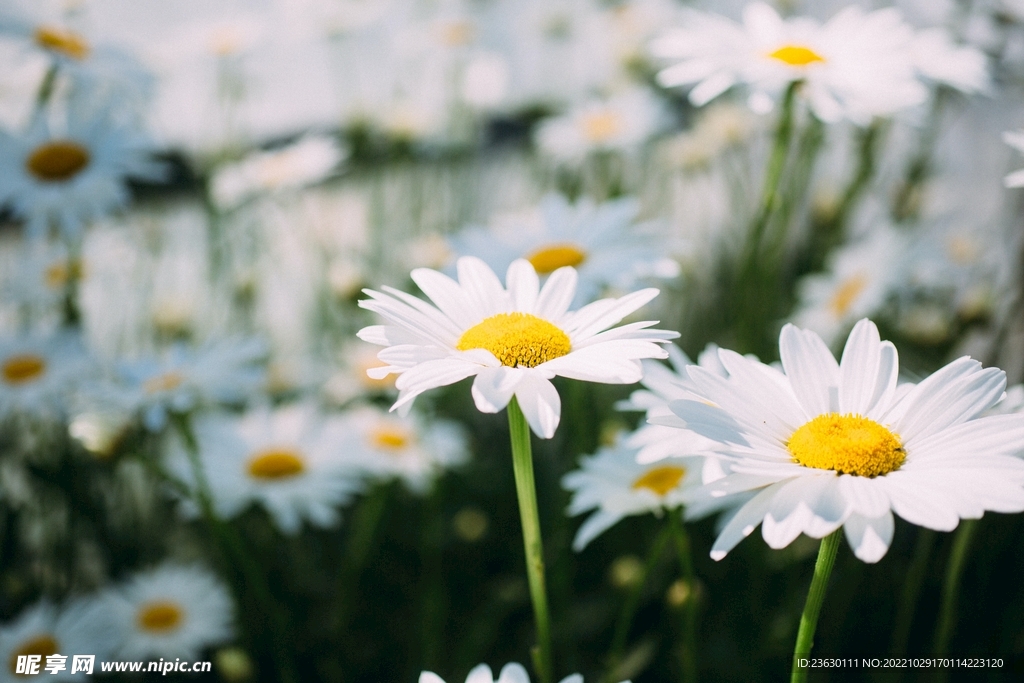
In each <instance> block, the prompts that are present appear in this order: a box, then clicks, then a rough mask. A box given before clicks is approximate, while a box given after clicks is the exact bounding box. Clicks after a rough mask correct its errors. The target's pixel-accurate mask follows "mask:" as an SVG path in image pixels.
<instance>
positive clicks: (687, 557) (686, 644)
mask: <svg viewBox="0 0 1024 683" xmlns="http://www.w3.org/2000/svg"><path fill="white" fill-rule="evenodd" d="M679 514H680V513H679V511H678V510H673V511H670V512H669V513H668V527H669V529H670V530H671V531H672V536H673V537H674V538H675V542H676V551H677V552H678V554H679V568H680V569H681V570H682V572H683V578H684V579H685V580H686V585H687V587H688V588H689V589H690V594H689V595H688V596H687V597H686V601H685V602H684V603H683V615H684V617H683V619H684V621H683V681H684V683H696V681H697V574H696V572H695V571H694V570H693V552H692V550H691V545H690V535H689V534H687V533H686V528H685V527H684V526H683V524H682V522H681V521H680V520H679Z"/></svg>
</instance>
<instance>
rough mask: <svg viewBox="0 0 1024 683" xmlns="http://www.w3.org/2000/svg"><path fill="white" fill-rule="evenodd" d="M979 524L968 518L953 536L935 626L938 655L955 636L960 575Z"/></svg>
mask: <svg viewBox="0 0 1024 683" xmlns="http://www.w3.org/2000/svg"><path fill="white" fill-rule="evenodd" d="M977 526H978V520H976V519H966V520H964V521H963V523H961V524H960V528H959V529H957V532H956V536H955V537H954V538H953V549H952V550H951V551H950V553H949V563H948V564H947V565H946V578H945V581H943V584H942V606H941V608H940V611H939V623H938V626H936V628H935V647H933V648H932V651H933V652H934V653H935V654H936V655H938V656H942V655H945V654H946V653H947V652H948V651H949V640H950V638H952V636H953V625H954V623H955V621H956V603H957V593H959V591H960V576H961V575H962V574H963V571H964V561H965V560H966V559H967V549H968V548H969V547H970V545H971V538H972V537H973V536H974V531H975V529H976V528H977Z"/></svg>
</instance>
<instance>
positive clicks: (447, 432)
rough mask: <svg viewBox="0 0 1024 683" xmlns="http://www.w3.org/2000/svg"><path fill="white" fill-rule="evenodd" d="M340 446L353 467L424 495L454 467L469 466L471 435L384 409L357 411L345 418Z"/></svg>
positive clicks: (441, 422)
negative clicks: (439, 477)
mask: <svg viewBox="0 0 1024 683" xmlns="http://www.w3.org/2000/svg"><path fill="white" fill-rule="evenodd" d="M342 424H343V427H342V428H341V430H340V431H341V433H342V434H344V436H343V437H342V438H343V441H342V443H340V444H339V446H340V449H341V451H342V452H343V453H344V454H345V456H344V457H345V460H346V461H347V462H348V463H350V464H351V465H352V467H353V468H355V469H357V470H359V471H361V472H364V473H365V474H367V475H369V476H370V477H373V478H377V479H390V478H398V479H401V480H402V481H403V482H404V483H405V485H406V486H407V487H409V489H411V490H412V491H415V492H417V493H424V492H426V490H427V489H428V488H429V487H430V485H431V483H432V482H433V480H434V479H435V478H436V477H437V476H438V475H439V474H440V473H441V472H442V471H443V470H444V469H445V468H448V467H453V466H456V465H461V464H462V463H464V462H466V460H467V459H468V457H469V453H468V451H467V448H466V435H465V434H464V433H463V432H462V430H461V429H460V428H459V426H458V425H457V424H455V423H454V422H450V421H448V420H436V419H435V420H430V421H429V422H428V421H426V420H423V419H420V418H419V416H417V415H408V416H405V417H399V416H396V415H391V414H389V413H388V412H387V411H385V410H382V409H380V408H373V407H369V406H365V407H361V408H355V409H353V410H351V411H349V412H348V413H347V414H346V415H345V416H344V418H342Z"/></svg>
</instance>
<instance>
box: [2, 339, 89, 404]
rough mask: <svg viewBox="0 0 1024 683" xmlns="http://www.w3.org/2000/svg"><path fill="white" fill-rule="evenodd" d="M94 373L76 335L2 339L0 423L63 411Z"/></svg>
mask: <svg viewBox="0 0 1024 683" xmlns="http://www.w3.org/2000/svg"><path fill="white" fill-rule="evenodd" d="M91 369H92V364H91V363H90V359H89V356H88V354H87V353H86V351H85V349H84V347H83V346H82V343H81V340H80V339H79V338H78V336H77V335H73V334H70V333H63V332H60V333H57V334H54V335H50V336H39V335H31V336H22V337H14V338H10V337H8V338H0V420H3V419H5V418H7V417H9V416H10V415H12V414H15V413H19V412H21V413H31V414H37V415H38V414H42V413H47V412H50V411H60V410H63V409H64V408H65V407H66V406H67V403H68V399H69V396H70V394H71V392H72V391H73V390H74V389H75V387H76V385H77V384H79V382H80V381H81V380H82V379H84V378H85V377H86V376H87V375H88V374H89V373H90V371H91Z"/></svg>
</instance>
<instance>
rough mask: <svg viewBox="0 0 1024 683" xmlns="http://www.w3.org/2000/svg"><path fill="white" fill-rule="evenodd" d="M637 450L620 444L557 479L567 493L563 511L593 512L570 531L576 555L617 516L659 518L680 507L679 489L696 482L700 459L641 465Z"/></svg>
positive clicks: (584, 460)
mask: <svg viewBox="0 0 1024 683" xmlns="http://www.w3.org/2000/svg"><path fill="white" fill-rule="evenodd" d="M636 456H637V450H636V449H635V448H630V447H629V446H627V445H625V444H624V443H622V442H620V443H618V444H616V445H614V446H611V447H607V448H602V449H601V450H599V451H598V452H597V453H596V454H594V455H591V456H587V457H584V458H582V459H581V460H580V467H579V469H576V470H573V471H572V472H569V473H568V474H566V475H565V476H564V477H562V488H564V489H566V490H568V491H572V492H573V497H572V502H571V503H569V509H568V510H567V513H568V514H569V515H570V516H576V515H579V514H582V513H584V512H587V511H590V510H594V514H592V515H590V516H589V517H588V518H587V521H585V522H584V523H583V525H582V526H581V527H580V528H579V531H577V532H576V538H575V539H573V542H572V548H573V550H575V551H577V552H579V551H581V550H583V549H584V548H585V547H586V546H587V544H588V543H590V542H591V541H592V540H594V539H595V538H597V537H598V536H600V535H601V534H602V533H604V532H605V531H607V530H608V529H610V528H611V527H612V526H614V525H615V524H617V523H618V522H619V520H621V519H622V518H623V517H627V516H629V515H641V514H644V513H646V512H652V513H654V514H656V515H659V516H660V515H661V513H662V512H663V511H665V510H668V511H670V512H669V514H676V513H674V512H671V511H672V510H674V509H675V508H678V507H680V506H682V504H683V491H684V490H685V489H687V488H693V487H694V486H699V485H700V484H701V483H702V478H701V468H702V467H703V464H704V463H703V461H704V458H699V457H698V458H673V459H672V460H670V461H668V462H659V463H655V464H647V465H642V464H639V463H637V457H636Z"/></svg>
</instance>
